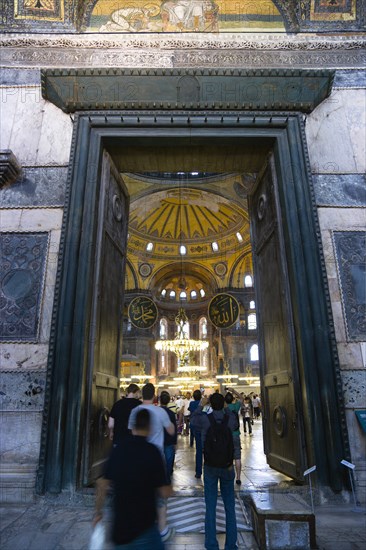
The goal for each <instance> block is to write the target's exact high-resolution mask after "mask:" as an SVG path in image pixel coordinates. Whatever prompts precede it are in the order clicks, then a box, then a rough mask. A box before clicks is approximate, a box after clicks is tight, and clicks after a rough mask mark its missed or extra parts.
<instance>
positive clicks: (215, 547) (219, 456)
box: [191, 393, 238, 550]
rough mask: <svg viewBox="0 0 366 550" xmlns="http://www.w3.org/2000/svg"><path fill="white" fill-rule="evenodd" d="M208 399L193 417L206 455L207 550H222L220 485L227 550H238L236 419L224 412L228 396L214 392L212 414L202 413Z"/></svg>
mask: <svg viewBox="0 0 366 550" xmlns="http://www.w3.org/2000/svg"><path fill="white" fill-rule="evenodd" d="M207 401H208V400H207V399H206V398H203V399H202V400H201V405H200V406H199V407H198V408H197V410H196V411H195V412H194V413H193V414H192V417H191V422H192V424H193V426H194V427H195V428H196V427H197V428H198V429H199V430H200V431H201V434H202V447H203V454H204V469H203V472H204V473H203V477H204V491H205V503H206V515H205V548H206V549H207V550H219V544H218V541H217V537H216V505H217V493H218V482H219V481H220V490H221V496H222V500H223V502H224V507H225V517H226V539H225V550H236V549H237V548H238V547H237V544H236V540H237V526H236V516H235V491H234V479H235V471H234V467H233V460H234V443H233V436H232V432H233V431H234V429H235V427H236V419H235V416H234V414H233V413H232V412H231V411H229V410H228V411H227V412H225V411H224V404H225V400H224V396H223V395H221V394H220V393H214V394H212V395H211V396H210V405H211V407H212V413H210V414H205V413H202V409H203V407H204V406H205V405H206V404H207Z"/></svg>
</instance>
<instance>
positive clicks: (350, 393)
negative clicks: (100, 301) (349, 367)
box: [342, 369, 366, 409]
mask: <svg viewBox="0 0 366 550" xmlns="http://www.w3.org/2000/svg"><path fill="white" fill-rule="evenodd" d="M342 382H343V394H344V402H345V407H346V408H359V409H363V408H364V407H365V395H366V370H365V369H362V370H356V371H343V372H342Z"/></svg>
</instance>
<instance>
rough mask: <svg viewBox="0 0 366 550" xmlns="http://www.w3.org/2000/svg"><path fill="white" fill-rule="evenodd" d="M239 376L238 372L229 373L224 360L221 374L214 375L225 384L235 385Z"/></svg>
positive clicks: (227, 365)
mask: <svg viewBox="0 0 366 550" xmlns="http://www.w3.org/2000/svg"><path fill="white" fill-rule="evenodd" d="M238 378H239V375H238V374H231V373H230V369H229V364H228V362H227V361H226V363H225V365H224V372H223V373H222V374H217V375H216V380H219V381H220V382H221V383H222V384H224V385H225V384H227V385H230V386H237V385H238V384H237V382H236V380H237V379H238Z"/></svg>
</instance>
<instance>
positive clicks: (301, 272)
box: [39, 110, 343, 492]
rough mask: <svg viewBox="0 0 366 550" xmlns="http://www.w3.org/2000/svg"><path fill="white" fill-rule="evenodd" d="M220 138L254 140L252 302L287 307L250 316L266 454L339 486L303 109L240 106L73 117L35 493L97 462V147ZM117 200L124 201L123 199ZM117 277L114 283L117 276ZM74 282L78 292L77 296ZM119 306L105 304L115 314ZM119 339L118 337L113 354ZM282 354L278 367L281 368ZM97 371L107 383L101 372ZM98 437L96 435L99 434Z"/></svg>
mask: <svg viewBox="0 0 366 550" xmlns="http://www.w3.org/2000/svg"><path fill="white" fill-rule="evenodd" d="M217 144H220V147H224V148H225V147H226V148H227V150H228V151H230V149H231V148H232V147H233V146H234V144H235V148H236V149H239V150H240V149H241V150H242V156H243V157H245V154H246V151H247V150H248V149H250V148H251V150H252V151H253V155H252V156H251V158H252V159H253V158H256V159H257V161H258V162H260V163H261V164H262V165H263V169H264V172H263V178H262V179H261V180H258V181H259V184H258V185H259V186H258V187H256V188H254V189H253V192H252V197H251V199H250V201H251V205H252V206H251V216H252V225H253V228H254V229H253V245H254V248H255V254H257V258H258V260H257V262H256V264H257V265H256V273H255V274H256V276H257V275H258V282H259V284H258V300H259V303H261V302H262V303H263V307H264V308H271V309H274V308H281V307H282V308H283V310H284V314H283V315H282V314H281V315H277V316H275V317H271V316H270V317H266V316H265V315H263V316H262V318H260V319H259V332H260V334H261V342H262V344H261V345H262V353H263V354H264V355H263V357H265V358H266V365H267V366H266V368H265V370H263V371H262V384H263V383H264V385H265V387H266V388H268V392H267V393H268V396H270V397H269V398H268V400H267V401H266V405H267V411H266V419H265V425H266V430H265V452H266V453H267V458H268V461H269V463H270V464H271V465H272V466H273V467H275V468H277V469H279V470H280V471H282V472H283V473H286V474H287V475H289V476H290V477H293V478H294V479H296V480H297V481H299V482H302V480H303V471H304V469H305V468H306V467H308V466H309V465H312V464H314V463H316V464H317V471H318V479H319V481H320V483H322V484H324V485H328V486H331V487H332V488H333V489H336V490H339V489H341V487H342V479H341V475H340V472H339V467H338V465H339V459H340V457H342V456H343V439H342V434H341V421H340V416H341V411H340V410H339V407H338V396H337V386H336V363H335V356H334V349H333V348H332V341H331V338H330V336H329V329H328V327H329V309H328V302H327V289H326V284H325V280H324V277H323V271H322V256H321V244H320V240H319V235H318V231H317V219H316V212H315V210H314V207H313V203H312V193H311V181H310V174H309V166H308V163H307V157H306V143H305V138H304V132H303V123H302V116H301V115H299V114H297V113H296V114H291V113H285V114H278V113H271V112H270V113H258V112H253V113H245V114H243V115H241V116H238V113H237V112H230V111H214V112H209V111H206V112H205V111H203V112H202V111H197V112H196V111H194V110H191V111H188V112H187V111H182V110H176V111H171V112H167V111H154V112H146V111H143V110H141V111H139V112H138V113H136V112H135V111H120V112H116V111H114V112H108V111H105V112H103V113H101V112H89V113H86V114H79V115H78V116H77V119H76V129H75V143H74V149H73V157H72V165H71V167H70V175H69V190H70V195H69V203H68V208H67V211H66V213H65V220H64V242H63V248H62V250H61V255H60V256H61V259H60V266H59V274H60V281H61V282H60V286H59V288H58V293H57V294H56V299H55V324H54V339H53V342H52V343H51V351H50V359H49V375H50V380H51V383H50V386H49V397H50V403H51V404H52V406H50V408H49V409H48V410H46V412H45V418H44V426H45V429H44V434H45V435H44V440H43V450H44V453H43V454H42V457H41V464H40V475H39V489H40V490H43V491H44V490H46V491H53V492H59V491H61V490H67V489H72V488H76V487H82V486H83V485H88V484H89V483H90V482H92V481H93V478H94V476H95V473H93V467H91V462H90V460H89V461H88V460H87V459H86V458H85V457H86V455H89V456H94V457H95V459H93V460H94V462H93V460H92V462H93V464H95V463H96V462H98V451H97V448H99V449H100V448H102V445H101V442H100V441H98V437H97V438H96V440H95V441H94V442H91V440H90V439H88V437H86V434H88V433H90V430H91V423H94V425H95V422H97V419H96V414H95V413H96V403H97V401H96V400H97V398H96V397H95V395H96V393H95V392H94V393H93V390H92V385H91V383H90V380H93V377H94V375H95V376H98V372H99V371H98V370H97V372H96V371H95V368H94V363H93V361H91V359H90V342H89V339H90V334H91V332H90V331H91V329H92V323H93V321H92V319H93V317H92V316H91V314H90V312H91V311H93V307H94V306H93V304H95V303H97V300H96V297H95V293H96V292H98V288H97V285H95V284H94V281H95V280H96V276H97V275H96V274H97V272H98V270H101V271H103V255H100V260H99V261H95V250H96V249H97V242H98V237H97V236H98V216H97V215H96V213H97V211H98V205H99V204H100V197H101V182H102V181H103V178H102V177H101V174H102V172H103V158H104V159H105V158H106V153H105V151H107V152H108V154H109V155H110V157H111V158H112V159H113V160H114V161H115V163H116V164H117V165H118V156H120V155H122V156H123V154H124V151H125V154H127V153H128V151H130V150H131V148H132V150H133V149H134V148H135V149H138V150H139V151H141V150H143V149H144V148H148V147H160V149H164V148H167V147H168V146H169V147H175V148H179V147H183V146H185V147H188V149H189V148H192V150H193V148H195V147H197V146H198V147H203V146H205V147H208V148H209V147H210V146H213V145H217ZM239 157H240V155H239ZM269 158H270V159H271V160H268V159H269ZM116 159H117V160H116ZM104 162H105V161H104ZM117 167H118V166H117ZM266 167H267V168H266ZM268 167H269V168H268ZM266 170H267V171H266ZM268 170H269V172H268ZM269 173H270V174H271V177H269V176H268V174H269ZM261 182H266V184H267V187H266V189H262V188H261V187H260V186H261V185H262V184H261ZM121 200H122V199H119V201H121ZM123 201H124V202H123ZM122 202H123V204H125V205H127V203H128V198H127V197H125V198H124V199H123V200H122ZM264 207H266V208H267V207H271V209H272V210H271V215H270V216H269V220H270V222H271V223H269V225H268V227H265V228H264V229H263V230H262V229H259V226H258V223H259V222H258V220H260V216H261V215H262V213H263V208H264ZM118 212H119V216H118V217H120V220H119V222H118V223H120V222H121V219H123V220H124V222H125V223H126V222H127V213H126V212H127V210H126V207H125V206H124V207H121V208H119V209H118ZM255 219H257V222H256V221H255ZM115 223H117V222H116V220H115V221H113V224H115ZM122 226H123V224H122ZM113 231H114V229H113ZM261 231H263V235H261ZM273 233H274V234H275V242H276V244H275V246H272V244H270V249H271V250H272V252H271V253H270V254H268V255H267V256H266V255H265V254H264V255H261V247H262V248H263V246H264V244H263V243H265V242H267V241H268V242H270V239H271V235H272V234H273ZM86 236H87V238H86ZM262 237H263V239H264V240H263V239H262ZM125 239H126V232H123V231H122V233H121V235H120V237H119V245H118V247H119V248H120V249H121V251H122V255H123V248H124V247H125V244H126V241H125ZM262 240H263V243H262ZM118 247H117V248H118ZM121 265H122V264H121ZM284 267H286V269H285V270H284ZM271 270H272V271H273V273H276V275H275V278H276V280H278V281H281V285H279V287H278V288H279V292H280V297H278V298H277V301H274V302H273V301H272V302H271V301H268V300H267V298H266V296H268V293H266V290H265V289H266V287H267V282H266V279H265V277H264V276H263V273H265V272H266V271H271ZM115 282H116V286H117V287H118V284H119V283H118V278H116V279H115ZM81 284H82V289H83V291H82V292H78V291H77V289H78V288H81V287H80V285H81ZM111 293H112V294H113V289H112V290H111ZM117 302H118V300H116V303H114V304H113V307H114V308H117V309H116V310H115V311H116V313H115V314H116V315H118V305H116V304H117ZM271 323H272V328H271ZM277 325H279V326H280V327H281V328H282V329H283V330H282V332H281V331H280V332H281V336H280V338H282V340H281V341H283V342H284V341H286V345H285V346H282V348H281V345H280V344H278V343H277V344H276V345H274V346H273V347H272V348H271V347H268V346H269V344H268V343H269V342H270V341H274V335H276V330H277V329H276V327H277ZM273 329H275V330H273ZM271 330H272V332H271ZM93 334H95V333H93ZM271 334H272V336H271ZM97 338H98V336H97ZM118 342H119V340H118V337H117V338H116V339H115V356H117V354H118V351H117V350H118V345H119V344H118ZM276 346H277V347H276ZM112 347H113V345H112ZM279 348H281V349H282V351H281V353H282V354H281V353H280V350H279ZM276 349H277V351H276ZM277 352H278V353H277ZM113 353H114V352H113ZM268 353H269V354H275V353H276V354H277V359H276V361H275V362H272V363H271V365H269V361H267V358H269V357H270V355H268ZM283 361H286V362H287V366H285V367H284V365H283ZM267 367H268V368H267ZM113 368H114V373H113V372H112V371H111V372H110V373H109V382H108V383H109V384H110V385H111V386H112V387H113V388H115V385H114V380H115V377H116V375H117V372H118V370H117V369H118V362H117V361H115V362H114V366H113ZM112 370H113V369H112ZM284 373H285V374H284ZM103 376H104V378H103V380H104V386H106V385H108V384H107V380H106V379H107V378H108V373H105V374H104V375H103ZM286 377H287V378H286ZM275 378H276V380H275ZM284 378H286V381H285V383H284ZM269 379H271V381H270V380H269ZM88 381H89V382H88ZM285 386H286V387H287V390H286V391H285V390H284V387H285ZM266 391H267V390H266ZM99 393H100V392H99ZM103 395H104V397H103V403H102V402H98V407H97V408H98V409H100V408H102V409H103V408H106V409H108V408H109V407H110V405H111V404H112V403H113V400H114V399H115V392H114V391H113V390H112V391H105V392H104V394H103ZM98 414H99V413H98ZM330 415H331V416H330ZM88 423H89V424H88ZM99 435H100V437H103V430H101V433H100V434H99ZM324 442H326V449H327V450H326V451H325V450H324ZM290 447H291V449H290ZM293 447H295V449H293ZM290 455H291V456H290ZM94 470H95V472H96V469H94Z"/></svg>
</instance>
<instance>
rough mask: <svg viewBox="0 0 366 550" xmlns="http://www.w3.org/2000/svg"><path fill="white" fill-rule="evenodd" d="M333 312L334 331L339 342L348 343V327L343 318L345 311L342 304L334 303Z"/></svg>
mask: <svg viewBox="0 0 366 550" xmlns="http://www.w3.org/2000/svg"><path fill="white" fill-rule="evenodd" d="M332 312H333V321H334V330H335V334H336V341H337V342H345V341H346V325H345V322H344V317H343V309H342V304H341V302H332Z"/></svg>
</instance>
